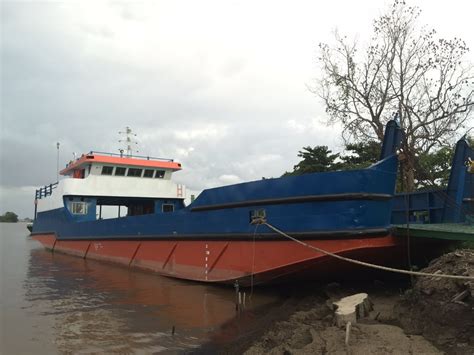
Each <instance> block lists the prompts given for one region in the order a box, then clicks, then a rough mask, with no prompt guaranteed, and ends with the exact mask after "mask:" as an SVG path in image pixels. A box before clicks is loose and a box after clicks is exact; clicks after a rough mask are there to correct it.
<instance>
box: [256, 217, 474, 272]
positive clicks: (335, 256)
mask: <svg viewBox="0 0 474 355" xmlns="http://www.w3.org/2000/svg"><path fill="white" fill-rule="evenodd" d="M257 223H259V224H263V225H265V226H267V227H268V228H270V229H271V230H273V231H275V232H277V233H278V234H281V235H282V236H284V237H285V238H288V239H290V240H292V241H294V242H296V243H298V244H301V245H303V246H305V247H307V248H310V249H313V250H316V251H318V252H320V253H323V254H326V255H329V256H332V257H334V258H336V259H340V260H344V261H347V262H349V263H353V264H357V265H362V266H366V267H370V268H373V269H379V270H384V271H389V272H395V273H400V274H407V275H414V276H429V277H439V278H446V279H456V280H468V281H474V276H459V275H447V274H431V273H427V272H419V271H410V270H403V269H396V268H392V267H387V266H382V265H376V264H371V263H366V262H364V261H360V260H355V259H351V258H346V257H344V256H341V255H337V254H334V253H331V252H329V251H326V250H323V249H321V248H318V247H315V246H313V245H310V244H307V243H305V242H302V241H301V240H298V239H296V238H293V237H291V236H289V235H288V234H286V233H285V232H283V231H281V230H279V229H278V228H276V227H274V226H272V225H271V224H269V223H267V222H266V221H265V220H264V219H262V220H260V221H258V222H257Z"/></svg>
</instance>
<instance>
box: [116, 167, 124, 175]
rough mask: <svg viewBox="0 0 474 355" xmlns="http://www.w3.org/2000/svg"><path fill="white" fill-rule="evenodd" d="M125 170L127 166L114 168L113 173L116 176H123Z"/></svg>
mask: <svg viewBox="0 0 474 355" xmlns="http://www.w3.org/2000/svg"><path fill="white" fill-rule="evenodd" d="M126 170H127V168H119V167H117V168H115V175H117V176H125V171H126Z"/></svg>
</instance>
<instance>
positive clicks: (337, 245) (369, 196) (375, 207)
mask: <svg viewBox="0 0 474 355" xmlns="http://www.w3.org/2000/svg"><path fill="white" fill-rule="evenodd" d="M401 136H402V132H401V130H400V128H399V126H398V124H397V123H396V122H395V121H390V122H389V123H388V124H387V127H386V133H385V137H384V143H383V147H382V154H381V159H380V161H379V162H377V163H375V164H373V165H372V166H370V167H368V168H366V169H359V170H352V171H335V172H324V173H312V174H305V175H300V176H287V177H281V178H271V179H263V180H258V181H252V182H247V183H241V184H235V185H230V186H223V187H217V188H211V189H207V190H204V191H203V192H202V193H201V194H200V195H199V196H198V197H197V198H196V199H195V200H194V201H193V202H192V203H191V204H189V205H188V206H186V205H185V203H184V198H185V194H184V193H183V191H185V187H183V186H181V185H178V184H174V183H173V182H172V181H171V173H173V172H175V171H177V170H179V169H180V168H181V165H180V164H178V163H175V162H174V161H172V160H166V161H164V160H153V159H149V158H148V159H147V158H143V157H142V158H138V157H122V156H120V157H115V156H108V155H106V154H100V153H95V152H91V153H89V154H87V155H84V156H82V157H81V158H79V159H78V160H76V161H74V162H71V163H70V164H69V165H68V167H67V168H66V169H64V170H63V171H62V172H61V173H62V174H64V175H67V176H68V178H66V179H63V180H61V181H59V182H58V183H57V184H54V185H53V184H52V185H48V186H45V187H44V188H42V189H39V190H38V191H37V194H36V199H35V200H36V206H38V207H37V211H36V213H35V221H34V224H33V231H32V235H33V237H34V238H35V239H37V240H39V241H40V242H42V243H43V244H44V245H45V246H46V247H47V248H50V249H52V250H54V251H61V252H65V253H71V254H76V255H79V256H81V257H83V258H92V259H101V260H108V261H113V262H119V263H122V264H126V265H128V266H136V267H141V268H144V269H149V270H153V271H156V272H159V273H161V274H163V275H167V276H174V277H180V278H185V279H192V280H199V281H208V282H233V281H234V280H248V279H249V276H252V278H253V281H255V282H267V281H271V280H274V279H277V278H280V277H282V276H285V275H293V274H300V273H303V272H304V273H312V274H317V272H318V270H319V269H318V266H317V265H319V264H320V263H321V262H326V261H327V260H326V258H325V257H324V255H320V254H318V253H316V254H315V253H314V252H311V251H308V250H303V249H304V248H301V246H297V245H294V244H295V243H293V244H292V243H291V241H288V240H282V237H281V236H279V235H278V234H276V233H274V232H273V231H272V230H270V229H268V228H267V227H264V226H260V227H259V228H258V230H256V227H255V226H254V225H252V224H251V221H252V219H254V218H256V217H264V218H266V220H267V221H268V222H269V223H271V224H272V225H275V226H277V227H278V228H280V229H281V230H284V231H286V232H287V233H290V234H291V235H293V236H295V237H297V238H299V239H304V240H306V241H307V242H308V243H309V244H313V245H318V246H320V247H325V248H327V249H328V250H332V251H333V252H337V253H340V254H345V255H350V254H357V255H359V254H361V253H362V254H361V255H362V259H364V256H366V259H367V260H374V259H376V260H378V259H379V258H380V253H379V251H380V250H381V249H384V248H385V249H388V248H392V247H395V246H396V242H395V241H394V240H393V237H392V236H391V235H390V218H391V208H392V206H391V204H392V201H391V199H392V197H393V195H394V190H395V183H396V177H397V169H398V157H397V148H398V146H399V144H400V141H401ZM88 179H89V180H88ZM142 184H144V185H142ZM145 184H146V188H144V187H143V186H145ZM110 206H115V207H118V209H119V212H118V215H117V216H116V217H115V218H103V215H102V209H103V208H105V207H110ZM120 207H122V208H123V209H126V210H127V215H126V216H121V215H120Z"/></svg>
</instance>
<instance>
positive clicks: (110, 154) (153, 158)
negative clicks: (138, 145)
mask: <svg viewBox="0 0 474 355" xmlns="http://www.w3.org/2000/svg"><path fill="white" fill-rule="evenodd" d="M87 154H106V155H109V156H111V157H120V158H123V157H126V158H140V159H146V160H161V161H169V162H173V161H174V159H169V158H157V157H150V156H145V155H133V156H127V155H125V154H117V153H109V152H99V151H96V150H91V151H90V152H89V153H87Z"/></svg>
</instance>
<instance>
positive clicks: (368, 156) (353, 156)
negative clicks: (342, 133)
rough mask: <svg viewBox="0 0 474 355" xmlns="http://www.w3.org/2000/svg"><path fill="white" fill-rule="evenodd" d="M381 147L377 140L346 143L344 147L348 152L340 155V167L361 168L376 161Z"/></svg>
mask: <svg viewBox="0 0 474 355" xmlns="http://www.w3.org/2000/svg"><path fill="white" fill-rule="evenodd" d="M381 148H382V147H381V145H380V143H379V142H377V141H368V142H360V143H348V144H346V147H345V149H346V151H347V152H348V153H349V154H345V155H341V157H340V159H341V161H342V163H341V169H344V170H346V169H347V170H349V169H363V168H366V167H368V166H370V165H372V164H374V163H376V162H377V161H378V159H379V157H380V150H381Z"/></svg>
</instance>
